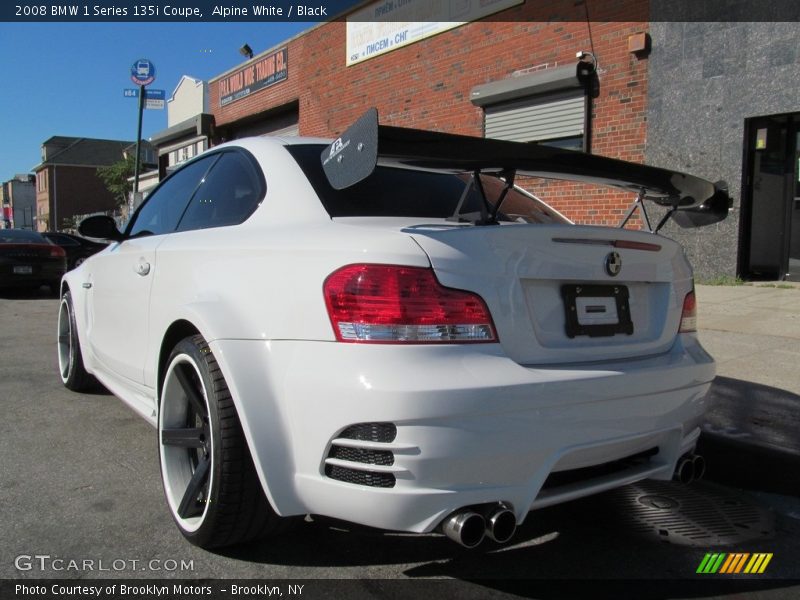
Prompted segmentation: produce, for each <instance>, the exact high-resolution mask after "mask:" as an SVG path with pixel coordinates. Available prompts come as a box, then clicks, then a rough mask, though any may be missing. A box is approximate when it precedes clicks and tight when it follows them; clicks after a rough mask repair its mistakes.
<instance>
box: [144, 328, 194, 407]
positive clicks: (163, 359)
mask: <svg viewBox="0 0 800 600" xmlns="http://www.w3.org/2000/svg"><path fill="white" fill-rule="evenodd" d="M198 334H199V335H203V334H202V333H201V332H200V330H199V329H198V328H197V327H196V326H195V325H194V323H192V322H191V321H188V320H186V319H179V320H177V321H174V322H173V323H172V324H171V325H170V326H169V327H168V328H167V330H166V332H164V336H163V337H162V338H161V347H160V348H159V351H158V370H157V371H156V373H157V374H158V379H157V384H156V401H157V402H159V403H160V402H161V386H162V385H163V384H164V375H166V371H167V360H168V359H169V355H170V353H171V352H172V349H173V348H174V347H175V346H176V345H177V344H178V342H180V341H181V340H182V339H183V338H187V337H191V336H193V335H198ZM204 337H205V336H204Z"/></svg>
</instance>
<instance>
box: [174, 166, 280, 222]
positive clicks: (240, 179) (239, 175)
mask: <svg viewBox="0 0 800 600" xmlns="http://www.w3.org/2000/svg"><path fill="white" fill-rule="evenodd" d="M265 191H266V190H265V185H264V180H263V178H262V177H261V175H260V172H259V171H258V168H257V167H256V166H255V164H254V161H253V160H252V159H251V158H250V157H249V156H248V155H247V154H245V153H243V152H224V153H223V154H222V156H221V157H220V159H219V161H218V162H217V163H215V164H214V166H213V167H212V168H211V170H210V171H209V172H208V174H207V175H206V177H205V180H204V181H203V183H202V184H201V185H200V187H199V188H198V189H197V191H196V192H195V194H194V196H193V197H192V200H191V202H190V203H189V206H188V207H187V208H186V212H185V213H184V215H183V217H182V218H181V221H180V223H179V224H178V231H190V230H193V229H207V228H209V227H224V226H225V225H238V224H239V223H242V222H244V221H245V220H246V219H247V218H248V217H249V216H250V215H251V214H253V211H254V210H255V209H256V207H257V206H258V205H259V203H260V202H261V200H262V199H263V198H264V193H265Z"/></svg>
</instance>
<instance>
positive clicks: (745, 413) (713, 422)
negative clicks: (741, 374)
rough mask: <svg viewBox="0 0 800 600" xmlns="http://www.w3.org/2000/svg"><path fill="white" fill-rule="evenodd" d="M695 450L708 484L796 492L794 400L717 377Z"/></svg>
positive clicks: (799, 463)
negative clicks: (702, 459)
mask: <svg viewBox="0 0 800 600" xmlns="http://www.w3.org/2000/svg"><path fill="white" fill-rule="evenodd" d="M708 400H709V404H710V406H709V410H708V413H707V415H706V423H705V425H704V426H703V435H702V436H701V437H700V441H699V443H698V446H697V451H698V453H700V454H703V455H704V456H705V458H706V461H707V465H708V469H707V477H708V478H709V479H711V480H713V481H717V482H720V483H725V484H728V485H734V486H737V487H743V488H748V489H756V490H761V491H766V492H773V493H777V494H785V495H791V496H797V495H798V491H800V396H798V395H797V394H794V393H792V392H789V391H786V390H781V389H778V388H774V387H770V386H765V385H760V384H757V383H752V382H749V381H742V380H739V379H731V378H729V377H717V378H716V379H715V380H714V383H713V385H712V386H711V390H710V391H709V394H708Z"/></svg>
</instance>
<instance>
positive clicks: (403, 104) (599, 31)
mask: <svg viewBox="0 0 800 600" xmlns="http://www.w3.org/2000/svg"><path fill="white" fill-rule="evenodd" d="M610 4H613V6H608V5H610ZM643 4H644V3H641V2H638V1H637V0H625V1H622V2H618V3H608V2H596V3H595V2H589V5H588V11H589V14H590V16H591V17H592V19H593V21H592V22H591V23H590V24H587V22H586V11H587V7H586V6H584V5H583V4H578V5H577V6H576V3H575V2H574V1H573V0H569V1H567V2H560V1H558V0H556V1H555V2H548V3H547V4H546V6H542V5H541V3H533V2H526V3H525V4H524V5H522V6H520V7H516V8H513V9H510V10H507V11H504V12H503V13H500V14H499V15H496V16H495V17H494V18H490V19H489V20H483V21H480V22H476V23H469V24H467V25H464V26H462V27H459V28H456V29H454V30H451V31H448V32H446V33H443V34H440V35H438V36H435V37H433V38H429V39H427V40H424V41H421V42H417V43H415V44H412V45H410V46H406V47H404V48H401V49H399V50H395V51H392V52H389V53H387V54H384V55H381V56H379V57H376V58H373V59H371V60H367V61H365V62H362V63H359V64H356V65H353V66H350V67H346V66H345V60H346V50H345V47H346V44H345V37H346V24H345V23H343V22H333V23H327V24H324V25H322V26H319V27H317V28H315V29H312V30H311V31H309V32H307V33H305V34H304V35H302V36H300V37H298V38H296V39H294V40H291V41H289V42H288V44H287V46H288V58H289V69H288V79H287V80H286V81H284V82H282V83H279V84H277V85H275V86H273V87H271V88H267V89H265V90H262V91H259V92H256V93H254V94H252V95H251V96H249V97H247V98H245V99H242V100H238V101H235V102H232V103H231V104H229V105H227V106H225V107H222V108H220V107H219V89H218V88H219V86H218V82H217V81H212V82H211V84H210V99H211V105H212V112H213V113H214V115H215V118H216V124H217V127H218V129H220V130H221V131H224V130H225V127H226V126H230V125H231V124H232V123H235V122H236V121H238V120H240V119H244V118H247V117H250V116H252V115H255V114H259V113H264V112H266V111H269V110H270V109H274V108H276V107H280V106H282V105H285V104H288V103H290V102H293V101H298V102H299V119H300V122H299V125H300V133H301V135H312V136H324V137H331V136H335V135H337V134H339V133H341V132H342V131H343V130H344V129H345V128H346V127H347V126H348V125H349V124H351V123H352V122H353V121H354V120H355V119H357V118H358V117H359V116H360V115H361V114H362V113H363V112H364V111H365V110H366V109H367V108H369V107H371V106H375V107H377V108H378V111H379V113H380V119H381V123H384V124H389V125H395V126H399V127H417V128H421V129H432V130H436V131H443V132H452V133H460V134H465V135H474V136H482V135H483V110H482V109H481V108H479V107H476V106H474V105H473V104H472V103H471V102H470V101H469V98H470V91H471V89H472V88H473V87H474V86H476V85H478V84H482V83H488V82H490V81H497V80H500V79H504V78H506V77H510V76H511V75H512V74H513V73H514V72H515V71H519V70H524V69H531V68H536V67H539V68H545V67H556V66H564V65H569V64H575V62H576V58H575V53H576V52H577V51H579V50H587V51H588V50H592V47H593V50H594V54H595V55H596V56H597V57H598V59H599V62H600V73H599V93H598V96H597V98H595V99H594V100H593V107H592V134H591V136H592V152H594V153H595V154H601V155H605V156H612V157H616V158H622V159H625V160H632V161H637V162H641V161H642V160H643V158H644V148H645V141H646V140H645V137H646V110H647V106H646V96H647V60H646V59H641V58H638V57H637V56H635V55H632V54H630V53H629V52H628V36H629V35H631V34H633V33H637V32H642V31H646V30H647V23H646V17H647V15H646V14H644V13H642V11H643V10H646V8H643V7H642V5H643ZM612 10H613V11H615V12H614V13H613V14H611V13H610V12H608V11H612ZM600 11H605V12H600ZM621 16H625V17H626V18H631V19H633V21H628V22H618V21H611V19H619V18H621ZM606 21H610V22H606ZM590 35H591V39H590ZM530 187H531V191H534V193H540V194H541V195H542V197H543V198H545V199H546V200H547V201H548V202H551V203H552V204H553V205H554V206H555V207H556V208H557V209H559V210H561V211H562V212H564V213H565V214H566V215H567V216H568V217H570V218H572V219H574V220H576V221H578V222H581V223H593V224H614V223H616V222H617V221H618V220H619V218H620V216H621V215H622V214H623V213H624V211H625V209H626V208H627V206H628V205H629V204H630V202H631V200H632V198H631V195H630V194H622V193H615V192H610V191H607V190H600V189H599V188H593V187H589V186H578V185H565V184H557V185H553V184H552V183H544V184H541V183H540V184H538V185H533V186H530Z"/></svg>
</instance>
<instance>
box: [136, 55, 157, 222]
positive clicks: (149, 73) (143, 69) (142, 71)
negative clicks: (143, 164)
mask: <svg viewBox="0 0 800 600" xmlns="http://www.w3.org/2000/svg"><path fill="white" fill-rule="evenodd" d="M155 78H156V67H155V65H154V64H153V63H152V62H150V61H149V60H147V59H146V58H140V59H139V60H137V61H136V62H134V63H133V66H132V67H131V81H133V83H135V84H136V85H138V86H139V122H138V125H137V127H136V161H135V162H134V168H133V194H134V196H135V195H136V194H138V193H139V163H140V159H141V156H140V155H141V147H142V113H144V105H145V97H146V96H147V86H148V85H149V84H151V83H153V81H155ZM133 203H134V200H133V198H131V204H130V208H131V210H133Z"/></svg>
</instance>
